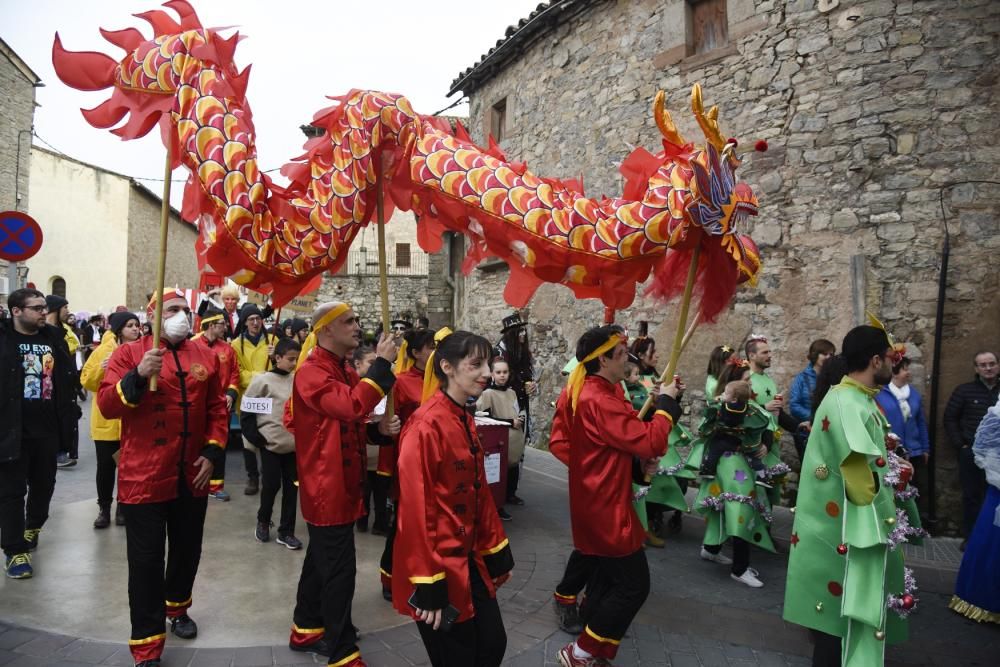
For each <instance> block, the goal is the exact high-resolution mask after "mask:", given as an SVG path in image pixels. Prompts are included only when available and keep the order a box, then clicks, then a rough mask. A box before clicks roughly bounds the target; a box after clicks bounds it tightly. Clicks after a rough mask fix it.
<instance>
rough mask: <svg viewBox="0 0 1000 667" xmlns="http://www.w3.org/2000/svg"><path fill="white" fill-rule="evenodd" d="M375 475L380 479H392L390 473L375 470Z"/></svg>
mask: <svg viewBox="0 0 1000 667" xmlns="http://www.w3.org/2000/svg"><path fill="white" fill-rule="evenodd" d="M375 474H376V475H381V476H382V477H392V473H391V472H382V471H381V470H376V471H375Z"/></svg>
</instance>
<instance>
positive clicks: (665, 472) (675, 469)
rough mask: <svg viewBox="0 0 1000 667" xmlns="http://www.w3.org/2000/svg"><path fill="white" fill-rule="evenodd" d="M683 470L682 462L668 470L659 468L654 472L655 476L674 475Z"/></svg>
mask: <svg viewBox="0 0 1000 667" xmlns="http://www.w3.org/2000/svg"><path fill="white" fill-rule="evenodd" d="M683 469H684V462H683V461H682V462H680V463H677V464H675V465H672V466H670V467H668V468H660V469H659V470H657V471H656V474H657V475H676V474H677V473H678V472H680V471H681V470H683Z"/></svg>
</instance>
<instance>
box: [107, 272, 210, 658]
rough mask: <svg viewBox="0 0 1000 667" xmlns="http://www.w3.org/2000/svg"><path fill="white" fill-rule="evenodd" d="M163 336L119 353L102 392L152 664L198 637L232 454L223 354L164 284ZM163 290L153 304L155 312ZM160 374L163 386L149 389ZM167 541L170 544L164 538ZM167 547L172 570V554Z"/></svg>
mask: <svg viewBox="0 0 1000 667" xmlns="http://www.w3.org/2000/svg"><path fill="white" fill-rule="evenodd" d="M162 299H163V338H162V339H161V341H160V347H159V348H157V349H152V345H153V339H152V338H151V337H148V336H144V337H142V338H140V339H139V340H137V341H135V342H132V343H126V344H125V345H122V346H121V347H119V348H118V349H116V350H115V351H114V353H113V354H112V355H111V359H110V361H109V362H108V368H107V370H106V371H105V373H104V379H103V380H102V381H101V388H100V390H99V391H98V394H97V403H98V407H99V408H100V410H101V414H102V415H105V416H106V417H108V418H109V419H121V450H120V451H121V457H120V459H119V461H118V502H119V503H120V504H121V508H122V511H123V512H124V513H125V536H126V541H127V542H128V598H129V612H130V615H131V620H132V636H131V639H130V640H129V648H130V649H131V651H132V657H133V658H134V659H135V661H136V663H137V664H138V665H143V666H145V667H154V666H156V665H159V664H160V655H161V654H162V653H163V645H164V642H165V641H166V633H165V632H164V617H167V618H169V619H170V631H171V632H173V633H174V634H175V635H177V636H178V637H180V638H182V639H193V638H194V637H196V636H197V634H198V626H197V625H196V624H195V622H194V621H193V620H192V619H191V617H190V616H188V613H187V612H188V609H189V608H190V607H191V600H192V598H191V591H192V589H193V588H194V579H195V575H196V574H197V573H198V564H199V561H200V560H201V543H202V533H203V530H204V525H205V509H206V507H207V503H208V499H207V494H208V481H209V478H210V476H211V473H212V467H213V464H215V463H217V462H218V460H219V459H220V458H221V457H223V456H225V451H224V450H223V447H224V446H225V441H226V421H227V414H226V402H225V399H224V393H223V391H224V387H225V383H226V381H227V380H228V378H226V379H224V378H223V377H222V374H221V372H220V370H219V360H218V358H217V357H216V355H215V354H213V353H212V352H210V351H209V350H208V348H207V347H205V346H203V345H199V344H197V343H193V342H191V341H190V340H188V338H187V337H188V334H189V333H190V332H191V322H190V317H191V313H190V310H189V309H188V305H187V299H186V298H185V297H184V292H183V291H180V290H177V289H175V288H170V289H167V290H164V292H163V294H162ZM155 306H156V295H154V296H153V300H152V301H150V303H149V306H148V308H147V311H146V312H147V316H148V317H152V316H153V313H154V309H155ZM154 375H156V376H157V377H158V378H159V379H158V386H157V390H156V391H155V392H151V391H149V390H148V384H149V378H150V377H152V376H154ZM167 543H169V550H167V548H166V545H167ZM165 551H166V553H167V562H166V568H165V569H164V559H163V555H164V552H165Z"/></svg>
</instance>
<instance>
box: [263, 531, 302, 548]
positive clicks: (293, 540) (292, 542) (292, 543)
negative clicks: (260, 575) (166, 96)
mask: <svg viewBox="0 0 1000 667" xmlns="http://www.w3.org/2000/svg"><path fill="white" fill-rule="evenodd" d="M265 541H266V540H265ZM275 542H277V543H278V544H281V545H283V546H286V547H288V548H289V549H291V550H292V551H298V550H299V549H301V548H302V540H300V539H299V538H297V537H295V536H294V535H292V534H290V533H289V534H288V535H282V534H281V533H278V539H276V540H275Z"/></svg>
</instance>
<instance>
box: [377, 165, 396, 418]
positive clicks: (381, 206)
mask: <svg viewBox="0 0 1000 667" xmlns="http://www.w3.org/2000/svg"><path fill="white" fill-rule="evenodd" d="M383 176H384V174H383V173H382V159H381V156H379V158H378V174H377V176H376V180H375V213H376V215H377V216H378V281H379V291H380V292H381V295H382V333H383V334H387V333H390V327H389V324H390V322H389V270H388V268H386V261H385V192H384V188H383V180H384V178H383ZM387 399H388V400H386V402H385V416H386V418H387V419H391V418H392V416H393V414H394V413H395V411H396V407H395V402H394V401H393V394H392V393H390V394H389V395H388V396H387Z"/></svg>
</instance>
